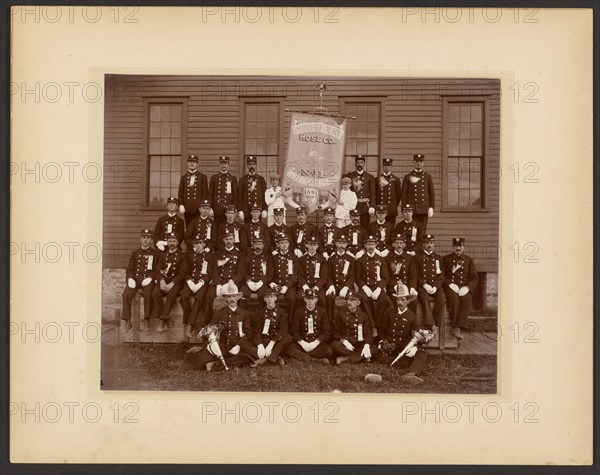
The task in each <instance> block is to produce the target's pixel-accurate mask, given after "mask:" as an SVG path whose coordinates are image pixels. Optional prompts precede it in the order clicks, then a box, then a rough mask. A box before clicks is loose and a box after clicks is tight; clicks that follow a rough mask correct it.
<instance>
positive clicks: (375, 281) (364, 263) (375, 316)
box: [356, 236, 389, 337]
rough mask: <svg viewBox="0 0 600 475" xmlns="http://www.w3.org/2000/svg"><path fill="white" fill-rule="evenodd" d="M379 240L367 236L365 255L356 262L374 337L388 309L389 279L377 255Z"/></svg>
mask: <svg viewBox="0 0 600 475" xmlns="http://www.w3.org/2000/svg"><path fill="white" fill-rule="evenodd" d="M376 246H377V239H375V237H374V236H367V238H366V239H365V251H366V252H365V254H364V255H363V256H361V257H360V259H358V260H357V261H356V284H357V285H358V288H359V295H360V297H361V299H362V301H363V305H364V309H365V312H366V314H367V315H368V316H369V320H370V322H371V327H372V328H373V336H374V337H376V336H377V327H378V323H379V322H378V320H379V318H380V316H381V314H382V312H383V309H384V308H385V307H387V305H388V302H387V297H386V295H385V287H386V286H387V283H388V280H389V277H388V271H387V266H386V265H385V261H384V260H383V258H382V257H381V256H379V255H377V254H376V253H375V247H376Z"/></svg>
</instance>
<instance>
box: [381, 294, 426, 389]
mask: <svg viewBox="0 0 600 475" xmlns="http://www.w3.org/2000/svg"><path fill="white" fill-rule="evenodd" d="M392 297H393V298H394V299H395V300H396V307H395V308H394V307H392V308H388V309H387V310H386V311H385V312H384V314H383V318H382V319H381V325H380V327H379V335H380V337H381V341H380V342H379V350H380V351H381V353H379V355H378V356H377V358H376V361H377V362H378V363H383V364H388V365H389V364H390V363H392V362H393V361H394V359H395V358H396V356H398V354H400V352H402V350H404V348H406V345H408V344H409V343H410V341H411V340H412V338H413V336H415V335H416V334H417V333H418V332H419V320H418V319H417V316H416V315H415V314H414V312H412V311H411V310H410V309H409V308H408V302H410V301H412V300H414V299H415V298H416V295H412V294H411V293H410V292H409V291H408V287H406V285H404V284H398V285H396V286H395V287H394V293H393V294H392ZM426 363H427V353H426V352H425V351H423V350H422V349H420V348H418V347H417V346H414V347H412V348H411V349H410V350H408V352H407V353H406V354H405V355H404V356H403V357H402V358H400V359H399V360H398V361H397V362H396V364H395V365H396V366H398V367H406V366H408V373H407V374H405V375H403V376H402V377H401V379H402V380H404V381H408V382H412V383H422V382H423V380H422V379H421V378H420V377H419V375H420V374H421V373H422V372H423V369H424V368H425V364H426Z"/></svg>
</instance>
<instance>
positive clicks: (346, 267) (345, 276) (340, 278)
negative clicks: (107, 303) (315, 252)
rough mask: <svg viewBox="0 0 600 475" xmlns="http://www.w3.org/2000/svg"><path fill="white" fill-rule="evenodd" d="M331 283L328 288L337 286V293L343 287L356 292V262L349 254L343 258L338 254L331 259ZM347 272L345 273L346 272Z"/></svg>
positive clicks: (328, 283) (329, 262)
mask: <svg viewBox="0 0 600 475" xmlns="http://www.w3.org/2000/svg"><path fill="white" fill-rule="evenodd" d="M328 264H329V281H328V282H327V286H328V287H329V286H330V285H333V286H335V288H336V291H339V290H340V289H341V288H342V287H348V288H349V289H350V290H354V271H355V265H356V263H355V261H354V259H353V258H352V256H350V255H349V254H348V253H346V252H345V253H344V254H342V255H341V256H340V255H339V254H338V253H337V252H336V253H335V254H333V256H331V257H330V258H329V261H328ZM344 271H345V272H344Z"/></svg>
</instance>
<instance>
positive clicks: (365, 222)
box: [360, 212, 371, 229]
mask: <svg viewBox="0 0 600 475" xmlns="http://www.w3.org/2000/svg"><path fill="white" fill-rule="evenodd" d="M370 222H371V215H370V214H369V213H368V212H367V213H365V214H361V215H360V225H361V226H362V227H363V228H365V229H367V227H368V226H369V223H370Z"/></svg>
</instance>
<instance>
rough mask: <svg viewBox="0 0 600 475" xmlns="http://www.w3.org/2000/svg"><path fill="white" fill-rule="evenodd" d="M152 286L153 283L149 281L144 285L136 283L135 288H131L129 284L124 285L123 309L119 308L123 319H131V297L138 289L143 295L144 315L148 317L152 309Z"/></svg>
mask: <svg viewBox="0 0 600 475" xmlns="http://www.w3.org/2000/svg"><path fill="white" fill-rule="evenodd" d="M153 288H154V284H152V283H150V284H148V285H147V286H145V287H142V286H141V285H140V284H137V285H136V287H135V289H132V288H131V287H129V286H125V290H124V291H123V309H122V310H121V318H122V319H123V320H131V304H132V303H133V299H134V297H135V294H137V291H138V290H139V289H142V297H144V317H145V318H150V311H151V309H152V289H153Z"/></svg>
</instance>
